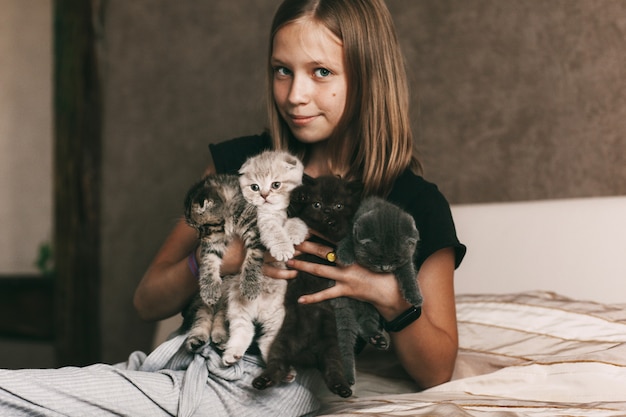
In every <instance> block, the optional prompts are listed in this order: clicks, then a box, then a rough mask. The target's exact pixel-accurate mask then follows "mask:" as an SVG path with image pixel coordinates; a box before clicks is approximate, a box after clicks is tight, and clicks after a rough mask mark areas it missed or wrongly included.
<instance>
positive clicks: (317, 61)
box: [0, 0, 465, 416]
mask: <svg viewBox="0 0 626 417" xmlns="http://www.w3.org/2000/svg"><path fill="white" fill-rule="evenodd" d="M268 81H269V82H268V112H269V132H268V133H267V134H263V135H259V136H250V137H244V138H238V139H235V140H231V141H227V142H224V143H221V144H218V145H212V146H211V153H212V156H213V164H212V165H211V166H210V167H209V168H208V169H207V173H213V172H231V173H235V172H237V170H238V169H239V167H240V166H241V164H242V163H243V161H245V160H246V159H247V158H248V157H249V156H252V155H255V154H257V153H259V152H261V151H263V150H264V149H267V148H274V149H287V150H289V151H291V152H293V153H295V154H297V155H298V156H299V157H300V158H301V159H302V160H303V162H304V165H305V173H306V174H307V175H309V176H311V177H317V176H320V175H325V174H334V175H341V176H342V177H345V178H348V179H360V180H361V181H362V182H363V183H364V185H365V191H366V193H367V194H369V195H380V196H383V197H385V198H387V199H388V200H390V201H392V202H394V203H396V204H398V205H399V206H401V207H403V208H404V209H405V210H407V211H408V212H409V213H411V214H412V215H413V217H414V218H415V221H416V224H417V227H418V229H419V231H420V235H421V239H422V243H421V247H420V255H419V259H418V260H417V263H418V267H419V273H418V275H417V277H416V279H417V280H418V283H419V286H420V288H421V292H422V295H423V298H424V303H423V306H422V314H421V316H418V315H415V314H411V311H412V309H411V307H412V306H410V305H409V304H408V303H407V302H406V301H405V300H404V299H403V298H402V296H401V293H400V290H399V288H398V284H397V282H396V280H395V278H394V276H393V275H391V274H374V273H372V272H370V271H368V270H366V269H364V268H362V267H360V266H359V265H351V266H348V267H342V266H325V265H319V264H314V263H307V262H303V261H295V260H292V261H289V266H290V268H291V269H289V270H281V269H276V268H272V266H271V265H270V264H269V262H271V261H272V260H271V259H268V264H266V265H265V267H264V272H265V273H266V274H267V275H268V276H271V277H274V278H276V279H292V278H294V277H295V276H296V275H297V273H298V271H299V270H300V271H306V272H310V273H313V274H315V275H318V276H322V277H326V278H329V279H333V280H335V281H336V285H335V286H334V287H332V288H329V289H327V290H324V291H322V292H319V293H316V294H311V295H309V296H306V297H302V299H301V300H300V302H302V303H315V302H319V301H322V300H326V299H329V298H333V297H340V296H348V297H353V298H357V299H359V300H363V301H367V302H370V303H371V304H372V305H374V306H375V308H376V309H377V310H378V311H379V312H380V314H381V316H382V317H383V318H384V320H386V321H387V322H389V323H394V319H396V318H398V317H399V316H406V320H404V323H403V326H400V327H402V328H397V329H396V331H392V332H391V337H392V346H393V349H394V354H395V356H396V357H397V359H398V361H399V362H400V364H401V365H402V367H403V368H404V369H405V370H406V372H407V373H408V374H409V375H410V376H411V377H412V378H413V380H414V381H415V382H416V383H417V384H418V385H419V386H420V387H422V388H426V387H430V386H434V385H437V384H440V383H442V382H445V381H447V380H449V379H450V377H451V374H452V370H453V368H454V362H455V358H456V352H457V328H456V315H455V304H454V288H453V275H454V270H455V268H456V267H457V266H458V265H459V264H460V262H461V260H462V258H463V255H464V253H465V247H464V246H463V245H462V244H460V243H459V241H458V239H457V237H456V233H455V229H454V224H453V221H452V217H451V214H450V208H449V205H448V203H447V201H446V200H445V198H444V197H443V196H442V195H441V193H440V192H439V191H438V189H437V187H436V186H434V185H433V184H430V183H428V182H426V181H425V180H424V179H423V178H422V177H420V176H419V175H418V174H419V170H420V164H419V161H418V160H417V158H416V157H415V156H414V154H413V139H412V135H411V130H410V125H409V118H408V88H407V82H406V75H405V72H404V64H403V60H402V57H401V54H400V49H399V45H398V41H397V39H396V35H395V29H394V27H393V23H392V20H391V17H390V14H389V12H388V10H387V8H386V6H385V4H384V2H383V0H285V1H284V2H283V3H282V4H281V6H280V7H279V9H278V11H277V12H276V14H275V17H274V21H273V23H272V28H271V36H270V48H269V59H268ZM197 245H198V241H197V236H196V233H195V231H194V230H193V229H191V228H190V227H189V226H187V225H186V224H185V222H184V221H183V220H181V221H180V222H179V223H178V225H177V226H176V227H175V228H174V230H173V231H172V232H171V234H170V235H169V237H168V238H167V239H166V241H165V243H164V244H163V246H162V247H161V249H160V251H159V252H158V253H157V255H156V257H155V258H154V260H153V262H152V263H151V265H150V267H149V268H148V270H147V272H146V273H145V275H144V277H143V278H142V280H141V282H140V284H139V286H138V287H137V289H136V292H135V298H134V303H135V307H136V309H137V311H138V313H139V315H140V316H141V317H142V318H144V319H146V320H158V319H162V318H166V317H169V316H171V315H174V314H176V313H179V312H180V311H181V310H182V308H183V307H184V306H185V305H186V304H187V303H188V302H189V300H190V299H191V298H192V296H193V295H194V294H196V293H197V291H198V284H197V281H196V278H195V277H194V274H193V273H192V271H191V269H190V268H189V265H188V261H189V259H190V258H192V257H193V254H194V252H195V251H196V250H197ZM297 249H298V250H299V251H300V252H306V253H310V254H314V255H317V256H320V257H322V258H325V257H326V255H327V254H328V253H329V252H331V251H332V248H331V247H328V246H324V245H319V244H316V243H313V242H308V241H307V242H304V243H302V244H301V245H299V246H298V247H297ZM242 250H243V249H242V245H241V243H240V242H234V243H233V244H231V246H230V247H229V250H228V252H227V254H226V256H225V257H224V263H223V264H222V273H223V274H230V273H235V272H237V271H238V269H239V267H240V266H241V262H242ZM183 341H184V335H179V336H176V337H174V338H173V339H171V340H169V341H168V342H165V343H164V344H163V345H161V346H160V347H159V348H157V350H156V351H155V352H153V353H152V354H150V356H148V357H146V356H145V355H144V354H142V353H135V354H133V355H132V356H131V357H130V358H129V361H128V363H126V364H120V365H117V366H114V367H111V366H107V365H94V366H92V367H87V368H82V369H76V368H65V369H59V370H48V371H13V372H11V371H5V372H0V410H2V409H3V408H6V407H12V410H13V411H14V414H18V411H20V410H21V411H23V410H30V412H39V413H42V414H44V415H46V414H49V415H57V413H59V414H70V415H73V414H75V415H92V414H94V415H95V414H103V415H107V413H110V414H124V415H169V414H177V415H212V416H216V415H276V416H279V415H285V416H294V415H306V414H314V413H315V412H316V411H317V410H318V408H319V403H318V402H317V400H316V399H315V398H314V396H313V395H312V394H311V392H310V391H309V388H310V387H311V386H312V385H313V381H315V379H314V378H313V376H312V375H313V373H311V372H300V373H299V374H298V377H297V380H296V382H295V383H292V384H285V385H282V386H281V387H279V388H274V389H269V390H264V391H256V390H254V388H252V386H251V380H252V378H254V377H255V376H256V375H258V374H259V373H260V370H261V368H260V364H259V362H258V360H257V359H256V358H255V357H252V356H246V357H245V358H244V360H242V361H240V362H239V363H237V364H235V365H234V366H233V367H231V368H222V367H221V366H220V360H219V356H218V355H217V353H216V352H214V351H213V350H212V349H211V348H209V347H207V348H205V349H204V351H203V352H201V353H199V354H196V355H190V354H187V353H186V351H185V350H184V349H181V345H182V342H183ZM22 399H27V400H26V401H25V400H22ZM16 410H17V411H16ZM27 412H28V411H25V413H27ZM0 414H2V413H0Z"/></svg>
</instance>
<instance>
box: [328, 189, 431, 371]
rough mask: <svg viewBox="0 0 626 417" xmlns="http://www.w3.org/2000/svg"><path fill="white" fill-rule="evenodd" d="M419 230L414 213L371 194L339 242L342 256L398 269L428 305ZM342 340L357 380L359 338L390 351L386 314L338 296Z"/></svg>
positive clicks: (376, 268) (405, 291)
mask: <svg viewBox="0 0 626 417" xmlns="http://www.w3.org/2000/svg"><path fill="white" fill-rule="evenodd" d="M418 242H419V232H418V230H417V227H416V226H415V220H414V219H413V217H412V216H411V215H409V214H408V213H406V212H405V211H404V210H402V209H400V208H399V207H397V206H396V205H394V204H392V203H389V202H387V201H385V200H383V199H382V198H379V197H368V198H366V199H365V200H363V202H362V203H361V205H360V206H359V209H358V210H357V212H356V213H355V215H354V218H353V220H352V231H351V233H349V234H348V236H346V237H345V238H344V239H342V240H341V241H340V242H339V243H338V245H337V260H338V262H340V263H342V264H344V265H351V264H353V263H355V262H356V263H358V264H359V265H361V266H363V267H365V268H367V269H369V270H371V271H373V272H385V273H389V272H391V273H393V274H394V275H395V276H396V279H397V280H398V283H399V284H400V289H401V291H402V295H403V296H404V298H405V299H406V300H407V301H409V302H410V303H411V304H413V305H416V306H419V305H421V304H422V296H421V294H420V291H419V288H418V286H417V282H416V275H417V273H416V270H415V266H414V263H413V260H414V258H415V252H416V250H417V244H418ZM333 306H334V307H335V314H336V320H337V331H338V334H339V344H340V347H341V352H342V354H343V355H344V368H345V372H346V377H347V379H348V381H349V382H351V383H354V380H355V369H354V346H355V343H356V340H357V337H358V336H365V337H367V338H369V342H370V343H372V344H373V345H375V346H377V347H379V348H383V349H386V348H387V347H388V339H387V338H386V336H383V333H382V329H381V325H380V316H379V314H378V312H377V311H376V309H375V308H374V307H373V306H372V305H371V304H370V303H365V302H361V301H358V300H354V299H351V298H347V297H340V298H337V299H335V300H334V304H333Z"/></svg>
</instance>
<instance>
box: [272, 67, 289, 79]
mask: <svg viewBox="0 0 626 417" xmlns="http://www.w3.org/2000/svg"><path fill="white" fill-rule="evenodd" d="M274 73H275V74H276V75H279V76H281V77H288V76H290V75H291V71H289V70H288V69H287V68H285V67H274Z"/></svg>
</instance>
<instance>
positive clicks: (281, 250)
mask: <svg viewBox="0 0 626 417" xmlns="http://www.w3.org/2000/svg"><path fill="white" fill-rule="evenodd" d="M295 252H296V250H295V249H294V247H293V245H292V244H290V243H283V244H280V245H274V246H272V248H271V249H270V254H271V255H272V256H273V257H274V259H276V260H277V261H279V262H286V261H288V260H289V259H291V258H293V255H294V253H295Z"/></svg>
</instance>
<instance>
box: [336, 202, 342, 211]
mask: <svg viewBox="0 0 626 417" xmlns="http://www.w3.org/2000/svg"><path fill="white" fill-rule="evenodd" d="M335 210H343V204H341V203H337V204H335Z"/></svg>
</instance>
